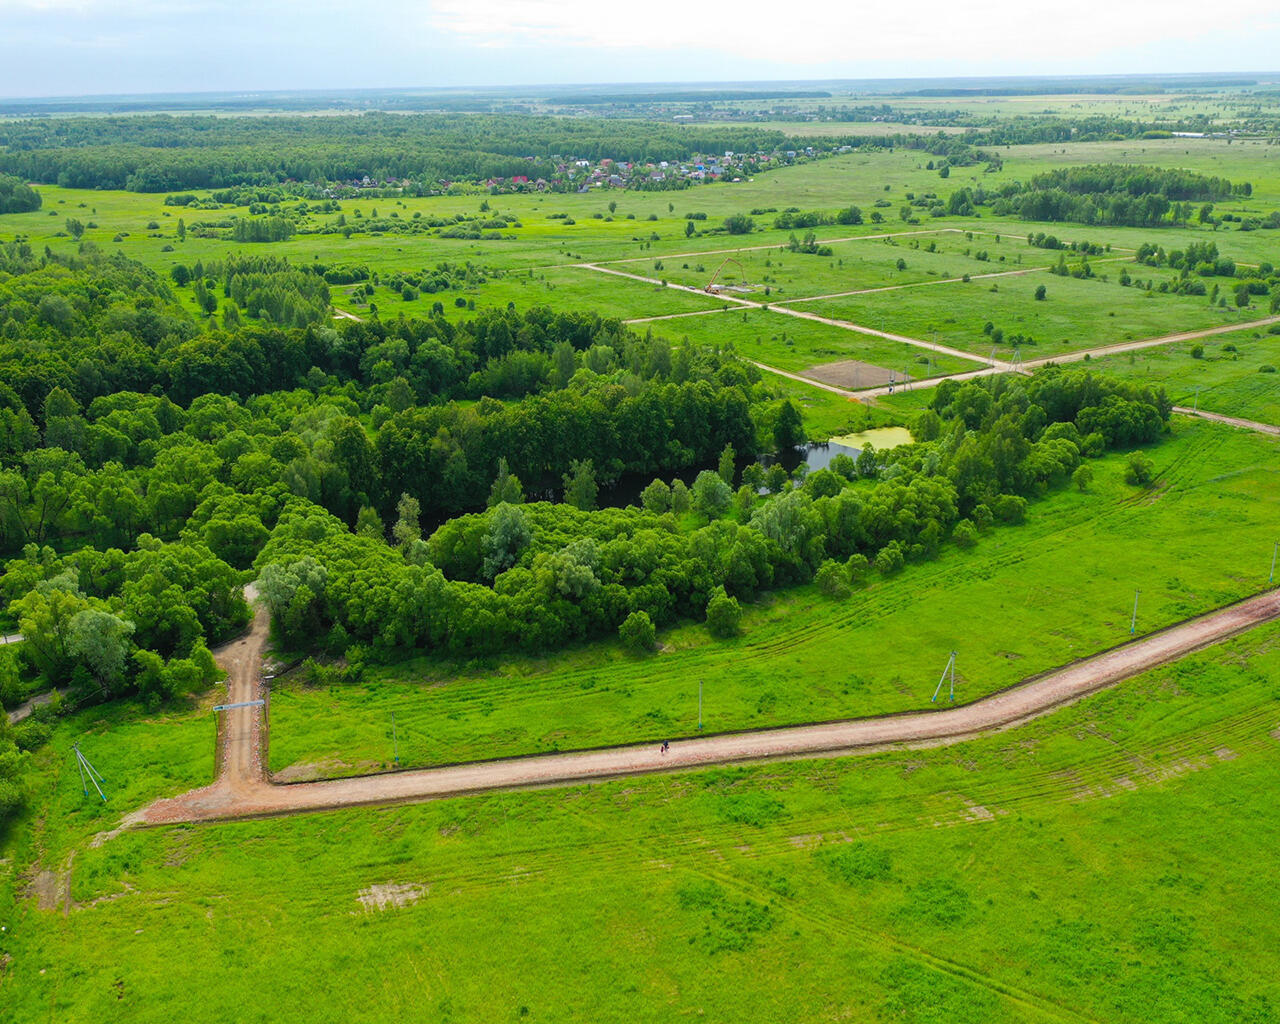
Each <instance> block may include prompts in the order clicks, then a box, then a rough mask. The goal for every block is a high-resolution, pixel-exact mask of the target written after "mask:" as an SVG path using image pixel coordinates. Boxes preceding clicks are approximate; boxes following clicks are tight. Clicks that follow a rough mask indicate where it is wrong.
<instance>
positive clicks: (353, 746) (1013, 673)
mask: <svg viewBox="0 0 1280 1024" xmlns="http://www.w3.org/2000/svg"><path fill="white" fill-rule="evenodd" d="M1276 450H1277V443H1276V442H1275V441H1274V440H1273V439H1268V438H1264V437H1260V436H1257V435H1252V434H1246V433H1242V432H1239V431H1236V430H1233V429H1231V428H1227V427H1222V426H1220V425H1215V424H1209V423H1205V422H1197V421H1189V420H1185V419H1178V420H1175V423H1174V434H1173V436H1172V437H1171V438H1170V439H1169V440H1167V441H1165V442H1164V443H1162V444H1160V445H1157V446H1155V447H1154V448H1152V449H1151V455H1152V457H1153V458H1154V460H1155V463H1156V466H1157V472H1158V478H1157V481H1156V484H1155V486H1154V487H1153V488H1152V489H1150V490H1145V491H1140V490H1135V489H1134V488H1132V487H1130V486H1129V485H1127V484H1125V483H1124V482H1123V479H1122V476H1123V467H1122V463H1123V458H1122V457H1120V456H1113V457H1111V458H1109V459H1107V460H1105V461H1104V462H1101V463H1099V464H1098V465H1097V467H1096V469H1097V472H1096V478H1095V482H1094V484H1093V486H1092V488H1091V490H1090V492H1089V493H1085V494H1081V493H1079V492H1077V491H1075V490H1074V489H1066V490H1061V491H1058V492H1056V493H1054V494H1052V495H1051V496H1049V497H1048V498H1047V499H1045V500H1044V501H1042V502H1039V503H1036V504H1034V505H1033V506H1032V508H1031V513H1030V515H1029V519H1028V522H1027V523H1026V524H1025V525H1023V526H1019V527H1008V528H999V529H997V530H995V531H994V532H993V533H991V534H990V535H988V536H987V537H985V538H984V539H983V541H982V542H981V543H980V544H979V545H978V547H977V548H976V549H974V550H973V551H970V552H964V553H961V552H959V551H956V550H949V551H947V552H946V553H945V554H944V555H943V557H942V558H941V559H939V560H938V561H936V562H929V563H925V564H921V565H916V566H912V567H909V568H908V569H907V570H906V571H905V572H903V573H902V574H901V575H900V576H897V577H894V578H891V579H887V580H876V581H874V582H872V583H871V584H869V585H868V586H867V587H866V588H865V589H862V590H858V591H856V592H855V593H854V595H853V596H852V597H851V598H850V599H848V600H847V601H844V602H832V601H830V600H828V599H826V598H823V597H821V596H819V595H818V593H817V592H816V590H814V589H813V588H806V589H802V590H798V591H790V592H787V593H785V594H782V595H778V596H775V597H774V598H773V599H772V600H769V601H766V602H764V603H762V604H760V605H757V606H755V607H753V608H751V609H750V610H749V612H748V615H747V616H746V618H745V620H744V635H743V636H742V637H741V638H739V639H738V640H736V641H732V642H729V643H727V644H726V643H724V642H719V641H713V640H711V639H709V637H708V636H707V634H706V631H705V629H704V628H703V627H702V626H700V625H697V624H689V625H684V626H680V627H677V628H675V629H673V630H671V631H668V632H665V633H663V634H662V635H661V636H660V637H659V639H660V641H661V642H663V643H664V644H665V646H666V649H665V650H664V651H663V652H662V653H661V654H659V655H656V656H653V657H648V658H637V657H634V656H632V655H629V654H626V653H625V652H624V651H623V650H622V648H621V647H620V646H619V645H617V644H595V645H591V646H588V647H584V648H581V649H578V650H575V651H571V652H568V653H566V654H562V655H557V656H554V657H551V658H546V659H540V658H527V657H522V658H510V659H495V660H492V661H487V662H482V663H471V664H469V665H457V664H452V663H445V662H441V661H439V660H436V659H426V658H421V659H416V660H412V661H409V662H406V663H403V664H399V665H394V666H390V667H387V668H383V669H376V670H370V672H369V675H370V678H369V679H368V680H367V681H366V682H364V683H361V684H352V685H342V686H333V687H328V688H310V687H306V686H303V685H301V684H298V683H292V684H290V683H287V682H285V681H283V680H282V681H280V682H278V683H277V685H276V689H275V691H274V693H273V696H272V710H271V716H272V732H271V752H270V753H271V768H272V769H273V770H277V771H279V770H282V769H285V768H286V767H289V766H297V767H295V768H294V770H293V771H292V772H291V773H290V774H291V775H301V776H313V775H342V774H357V773H362V772H366V771H371V770H379V769H380V768H382V767H383V766H384V765H386V764H388V763H389V762H390V761H391V754H392V751H391V740H392V736H391V715H392V713H393V712H394V714H395V716H396V723H397V730H398V739H399V750H400V758H401V764H402V765H425V764H440V763H445V762H451V761H466V760H472V759H478V758H487V757H499V756H507V755H512V754H522V753H530V752H536V751H547V750H556V749H561V750H564V749H572V748H579V747H589V746H596V745H604V744H612V743H630V742H649V741H652V742H657V741H659V740H662V739H664V738H668V737H672V736H680V735H688V734H690V733H691V732H693V731H694V730H695V728H696V724H697V703H698V692H697V691H698V681H699V680H701V681H702V682H703V684H704V700H705V710H704V718H705V724H706V727H707V729H709V730H711V731H713V732H719V731H726V730H734V729H747V728H759V727H764V726H777V725H784V724H792V723H797V722H809V721H818V720H824V719H832V718H845V717H857V716H861V715H868V714H876V713H881V712H886V711H898V710H906V709H915V708H922V707H926V706H928V703H929V695H930V694H931V693H932V692H933V687H934V685H935V683H936V681H937V676H938V673H939V672H940V671H941V669H942V665H943V664H944V663H945V661H946V659H947V652H948V651H950V650H951V649H952V648H958V649H959V651H960V658H959V661H958V677H957V678H958V679H959V680H960V684H959V693H960V698H961V699H962V700H972V699H974V698H976V697H979V696H981V695H983V694H986V693H990V692H991V691H992V690H995V689H998V688H1000V687H1002V686H1007V685H1009V684H1011V683H1014V682H1017V681H1018V680H1020V679H1023V678H1025V677H1027V676H1030V675H1034V674H1035V673H1037V672H1040V671H1043V670H1045V669H1049V668H1053V667H1055V666H1058V665H1062V664H1065V663H1067V662H1069V661H1071V660H1073V659H1075V658H1078V657H1082V656H1085V655H1088V654H1092V653H1094V652H1096V651H1098V650H1101V649H1103V648H1106V647H1109V646H1111V645H1113V644H1116V643H1119V642H1121V641H1122V640H1125V639H1127V638H1128V631H1129V615H1130V611H1131V609H1132V605H1133V594H1134V590H1135V589H1141V590H1142V598H1141V604H1140V609H1139V624H1140V626H1141V631H1143V632H1145V631H1149V630H1152V629H1156V628H1159V627H1161V626H1165V625H1168V624H1170V623H1173V622H1176V621H1178V620H1180V619H1183V618H1186V617H1188V616H1190V615H1194V614H1198V613H1200V612H1205V611H1208V610H1210V609H1212V608H1216V607H1219V606H1221V605H1222V604H1225V603H1227V602H1229V601H1231V600H1234V599H1237V598H1240V597H1243V596H1245V595H1246V594H1250V593H1254V592H1256V591H1257V590H1259V589H1261V588H1262V586H1263V585H1264V584H1265V582H1266V576H1267V571H1268V567H1269V564H1270V555H1271V546H1272V543H1273V541H1274V533H1275V523H1276V520H1277V513H1278V512H1280V487H1278V486H1277V482H1278V481H1280V470H1278V469H1277V463H1276Z"/></svg>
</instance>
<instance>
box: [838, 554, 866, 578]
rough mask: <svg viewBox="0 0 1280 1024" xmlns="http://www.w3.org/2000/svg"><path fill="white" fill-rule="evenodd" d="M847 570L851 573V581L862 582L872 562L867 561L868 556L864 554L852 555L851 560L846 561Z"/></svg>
mask: <svg viewBox="0 0 1280 1024" xmlns="http://www.w3.org/2000/svg"><path fill="white" fill-rule="evenodd" d="M844 568H845V572H847V573H848V575H849V583H850V584H854V583H861V582H862V581H863V580H864V579H866V576H867V570H868V569H870V568H871V563H870V562H868V561H867V556H866V555H863V554H856V555H850V556H849V560H848V561H847V562H845V563H844Z"/></svg>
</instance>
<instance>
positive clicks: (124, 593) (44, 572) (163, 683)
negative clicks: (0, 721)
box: [0, 536, 249, 703]
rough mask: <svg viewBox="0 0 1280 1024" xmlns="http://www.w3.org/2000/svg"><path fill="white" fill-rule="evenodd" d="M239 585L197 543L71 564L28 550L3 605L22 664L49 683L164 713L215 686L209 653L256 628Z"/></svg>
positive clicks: (2, 583) (97, 553)
mask: <svg viewBox="0 0 1280 1024" xmlns="http://www.w3.org/2000/svg"><path fill="white" fill-rule="evenodd" d="M240 584H241V577H240V574H239V573H237V572H236V571H235V570H234V569H232V567H231V566H229V565H227V563H226V562H224V561H222V560H221V559H219V558H217V557H216V556H215V555H214V554H213V553H212V552H210V551H209V549H208V548H207V547H206V546H204V545H203V544H201V543H199V542H198V541H196V540H180V541H175V542H171V543H166V542H164V541H160V540H158V539H156V538H153V537H150V536H143V537H140V538H139V539H138V542H137V544H136V546H135V547H134V548H133V549H132V550H131V551H128V552H126V551H123V550H121V549H119V548H107V549H105V550H99V549H95V548H90V547H86V548H81V549H80V550H79V551H76V552H75V553H74V554H71V555H67V556H65V557H59V556H58V555H57V554H56V553H55V552H54V550H53V549H52V548H50V547H48V546H43V547H42V546H39V545H36V544H31V545H28V546H27V547H26V548H25V549H24V550H23V553H22V556H21V557H20V558H15V559H12V560H11V561H9V563H8V564H7V566H6V570H5V573H4V575H3V576H0V596H3V597H4V599H5V602H6V605H7V610H8V612H9V613H10V614H11V615H12V616H13V617H15V618H16V619H17V621H18V625H19V628H20V629H21V631H22V634H23V638H24V642H23V645H22V648H21V652H22V656H23V657H24V658H25V659H27V660H28V661H29V662H31V663H32V664H33V665H34V667H35V668H36V669H38V670H39V671H40V672H41V674H42V675H43V676H44V678H45V679H46V680H48V681H49V682H50V683H52V684H55V685H59V686H63V685H66V686H70V687H71V688H72V689H73V690H74V691H77V692H78V693H79V694H81V695H101V696H102V697H104V698H110V697H116V696H120V695H122V694H125V693H131V692H137V693H140V694H141V695H142V696H143V697H144V698H145V699H147V700H148V701H149V702H152V703H158V702H159V701H161V700H165V699H167V698H169V697H172V696H174V695H175V694H177V693H190V692H196V691H199V690H202V689H204V688H206V687H207V686H208V685H209V684H210V683H211V682H213V680H214V678H216V675H217V669H216V666H215V665H214V663H213V657H212V656H211V655H210V654H209V649H208V645H209V644H216V643H219V642H221V641H222V640H225V639H227V638H228V637H230V636H233V635H235V633H236V632H238V631H239V630H241V629H243V628H244V626H245V625H246V624H247V623H248V621H249V608H248V605H247V604H246V603H245V600H244V595H243V593H242V591H241V585H240Z"/></svg>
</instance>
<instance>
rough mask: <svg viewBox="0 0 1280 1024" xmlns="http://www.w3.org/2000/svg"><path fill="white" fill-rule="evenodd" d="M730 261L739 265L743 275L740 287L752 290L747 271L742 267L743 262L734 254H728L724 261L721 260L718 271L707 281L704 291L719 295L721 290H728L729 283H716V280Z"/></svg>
mask: <svg viewBox="0 0 1280 1024" xmlns="http://www.w3.org/2000/svg"><path fill="white" fill-rule="evenodd" d="M730 263H732V264H733V265H734V266H735V267H737V268H738V273H739V274H741V275H742V283H741V285H739V286H738V287H739V288H740V289H741V290H744V291H748V290H750V289H749V288H748V286H747V274H746V271H744V270H743V269H742V264H741V263H739V262H738V261H737V260H735V259H734V258H733V257H732V256H726V257H725V258H724V260H723V262H721V264H720V266H718V267H716V272H715V273H714V274H712V275H711V280H710V281H708V282H707V284H706V287H705V288H703V289H702V290H703V291H704V292H706V293H707V294H708V295H719V294H720V293H721V292H723V291H727V290H728V288H729V287H730V286H729V285H723V284H716V281H717V280H719V278H720V273H721V272H722V271H723V270H724V268H725V267H726V266H727V265H728V264H730Z"/></svg>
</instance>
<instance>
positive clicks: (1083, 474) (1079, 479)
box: [1071, 465, 1093, 491]
mask: <svg viewBox="0 0 1280 1024" xmlns="http://www.w3.org/2000/svg"><path fill="white" fill-rule="evenodd" d="M1071 479H1072V481H1073V482H1074V483H1075V485H1076V489H1077V490H1080V491H1087V490H1088V489H1089V485H1090V484H1091V483H1093V469H1092V467H1090V466H1085V465H1081V466H1077V467H1076V471H1075V472H1074V473H1072V474H1071Z"/></svg>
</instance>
